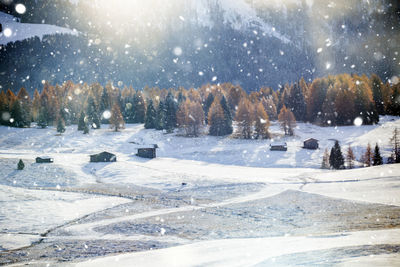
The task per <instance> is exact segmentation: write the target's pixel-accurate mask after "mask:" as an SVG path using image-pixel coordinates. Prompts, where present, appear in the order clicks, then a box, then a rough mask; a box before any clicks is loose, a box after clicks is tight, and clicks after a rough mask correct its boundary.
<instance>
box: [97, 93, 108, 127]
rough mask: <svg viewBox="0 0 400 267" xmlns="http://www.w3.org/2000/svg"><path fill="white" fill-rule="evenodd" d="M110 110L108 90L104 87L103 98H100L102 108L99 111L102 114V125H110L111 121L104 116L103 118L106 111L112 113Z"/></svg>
mask: <svg viewBox="0 0 400 267" xmlns="http://www.w3.org/2000/svg"><path fill="white" fill-rule="evenodd" d="M110 110H111V104H110V97H109V95H108V92H107V88H106V87H104V88H103V92H102V94H101V98H100V108H99V111H100V114H101V123H103V124H109V123H110V121H109V120H110V119H109V118H104V116H103V114H104V112H105V111H109V112H111V111H110Z"/></svg>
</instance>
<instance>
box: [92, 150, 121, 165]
mask: <svg viewBox="0 0 400 267" xmlns="http://www.w3.org/2000/svg"><path fill="white" fill-rule="evenodd" d="M116 161H117V156H116V155H115V154H113V153H109V152H107V151H104V152H101V153H99V154H94V155H90V162H116Z"/></svg>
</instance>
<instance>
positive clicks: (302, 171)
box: [0, 117, 400, 266]
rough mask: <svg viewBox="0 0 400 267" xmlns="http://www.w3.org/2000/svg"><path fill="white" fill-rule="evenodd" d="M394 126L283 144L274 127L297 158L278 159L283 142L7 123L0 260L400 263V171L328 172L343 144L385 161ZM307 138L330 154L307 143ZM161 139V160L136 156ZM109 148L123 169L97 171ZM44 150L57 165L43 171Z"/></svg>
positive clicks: (387, 121)
mask: <svg viewBox="0 0 400 267" xmlns="http://www.w3.org/2000/svg"><path fill="white" fill-rule="evenodd" d="M395 127H399V128H400V120H399V119H397V118H395V117H383V118H381V123H380V124H379V125H375V126H361V127H356V126H348V127H337V128H333V127H331V128H328V127H324V128H322V127H318V126H315V125H309V124H302V123H299V126H298V129H296V132H295V133H296V136H294V137H291V138H285V137H281V135H280V130H279V127H278V126H277V125H276V124H273V125H272V127H271V131H272V133H273V135H274V138H275V139H279V141H284V142H287V144H288V151H287V152H273V151H270V150H269V144H270V143H271V142H272V140H239V139H232V138H229V137H211V136H201V137H199V138H186V137H182V136H179V135H178V134H164V133H162V132H160V131H154V130H145V129H143V125H127V129H125V130H123V131H122V132H119V133H115V132H112V131H111V130H109V129H107V128H106V126H103V128H102V129H99V130H96V131H94V130H92V131H91V132H90V134H89V135H83V134H82V133H81V132H77V131H76V126H70V127H68V128H67V131H66V133H64V134H63V135H62V136H58V135H56V131H55V129H54V128H49V129H36V128H29V129H15V128H7V127H0V201H1V206H0V264H4V263H8V264H11V263H26V262H30V263H35V264H37V265H41V264H43V265H46V264H47V263H50V264H52V263H57V262H58V263H60V262H65V261H67V262H70V263H72V264H73V265H75V264H77V263H79V265H82V266H103V265H104V266H105V265H121V266H126V265H130V266H157V265H166V266H193V265H196V266H198V265H202V266H210V265H211V266H220V265H224V266H249V265H252V266H253V265H255V266H288V265H294V264H296V263H300V264H302V265H315V264H320V265H324V266H325V265H327V266H331V265H344V266H346V265H357V264H358V265H359V266H361V265H363V266H365V265H371V266H375V265H377V264H381V265H385V266H395V265H398V264H399V263H400V262H399V261H400V259H399V257H398V256H397V253H398V252H399V251H400V228H399V226H400V166H399V165H398V164H393V165H383V166H378V167H371V168H358V169H353V170H343V171H330V170H321V169H320V168H319V167H320V165H321V161H322V155H323V152H324V149H325V148H329V149H330V148H331V147H332V145H333V139H337V140H339V141H340V143H341V145H342V150H345V148H346V147H347V145H349V144H350V145H351V146H352V148H353V150H354V151H355V154H356V156H357V158H360V156H361V153H363V152H364V150H365V147H366V145H367V144H368V143H371V145H373V146H374V145H375V143H379V145H380V147H381V151H382V155H383V156H384V157H385V158H386V157H388V156H389V155H390V144H389V140H390V137H391V136H392V132H393V130H394V128H395ZM310 137H313V138H316V139H318V140H320V149H319V150H315V151H314V150H304V149H302V148H301V147H302V141H303V140H304V139H306V138H310ZM273 141H277V140H273ZM151 144H157V145H158V146H159V149H158V150H157V156H158V157H157V158H156V159H152V160H146V159H142V158H138V157H136V156H135V154H136V148H137V147H138V146H140V145H151ZM102 151H108V152H112V153H115V154H116V155H117V162H115V163H89V155H90V154H93V153H99V152H102ZM43 155H46V156H50V157H52V158H54V163H53V164H36V163H34V159H35V157H37V156H43ZM20 158H21V159H23V160H24V162H25V166H26V167H25V169H24V170H22V171H17V170H16V165H17V162H18V160H19V159H20ZM121 254H124V255H121ZM100 256H105V257H104V258H103V257H100ZM99 257H100V258H99ZM93 258H96V259H93Z"/></svg>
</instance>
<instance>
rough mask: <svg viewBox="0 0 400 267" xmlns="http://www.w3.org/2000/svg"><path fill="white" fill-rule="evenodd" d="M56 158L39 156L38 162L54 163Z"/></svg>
mask: <svg viewBox="0 0 400 267" xmlns="http://www.w3.org/2000/svg"><path fill="white" fill-rule="evenodd" d="M53 162H54V160H53V159H52V158H48V157H37V158H36V163H53Z"/></svg>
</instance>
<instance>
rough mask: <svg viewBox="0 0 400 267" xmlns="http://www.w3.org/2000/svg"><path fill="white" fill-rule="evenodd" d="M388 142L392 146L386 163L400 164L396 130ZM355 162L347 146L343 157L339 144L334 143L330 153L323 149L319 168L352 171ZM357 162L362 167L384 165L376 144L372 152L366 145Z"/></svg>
mask: <svg viewBox="0 0 400 267" xmlns="http://www.w3.org/2000/svg"><path fill="white" fill-rule="evenodd" d="M390 141H391V143H392V145H393V149H392V155H391V156H390V157H389V158H388V159H387V163H400V147H399V145H400V135H399V131H398V130H397V129H395V130H394V132H393V137H392V138H391V140H390ZM355 161H356V157H355V155H354V152H353V149H352V148H351V146H350V145H349V146H348V147H347V150H346V155H345V156H344V155H343V153H342V151H341V147H340V145H339V142H338V141H336V142H335V145H334V146H333V147H332V149H331V151H330V153H329V151H328V149H325V152H324V156H323V158H322V164H321V168H322V169H330V168H332V169H345V168H347V169H352V168H354V163H355ZM359 161H360V162H361V163H362V164H363V166H364V167H371V166H378V165H382V164H384V160H383V157H382V156H381V152H380V148H379V145H378V143H376V145H375V148H374V149H373V150H372V148H371V144H369V143H368V145H367V148H366V150H365V152H364V153H363V154H362V155H361V158H360V159H359Z"/></svg>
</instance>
